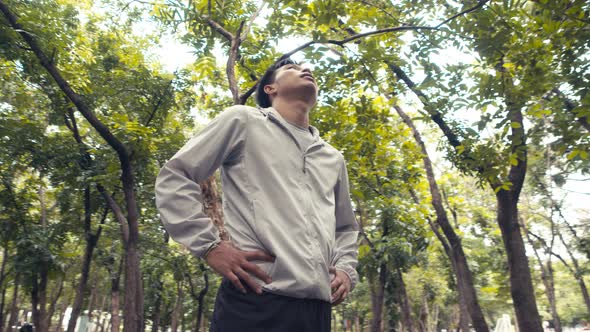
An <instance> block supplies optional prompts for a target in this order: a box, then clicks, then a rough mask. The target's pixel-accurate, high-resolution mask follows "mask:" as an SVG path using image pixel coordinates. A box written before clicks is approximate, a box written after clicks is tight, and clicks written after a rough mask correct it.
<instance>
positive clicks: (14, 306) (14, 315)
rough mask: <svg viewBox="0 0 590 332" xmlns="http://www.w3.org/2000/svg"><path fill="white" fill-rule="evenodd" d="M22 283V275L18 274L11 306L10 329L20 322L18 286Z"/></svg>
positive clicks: (15, 279)
mask: <svg viewBox="0 0 590 332" xmlns="http://www.w3.org/2000/svg"><path fill="white" fill-rule="evenodd" d="M19 283H20V275H19V274H18V273H17V274H16V276H15V277H14V288H13V291H12V304H11V305H10V317H9V318H8V328H10V327H11V326H14V325H16V322H17V320H18V317H17V316H18V286H19Z"/></svg>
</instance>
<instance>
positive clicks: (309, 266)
mask: <svg viewBox="0 0 590 332" xmlns="http://www.w3.org/2000/svg"><path fill="white" fill-rule="evenodd" d="M311 128H312V131H313V136H314V143H312V144H311V145H310V146H309V147H308V148H307V149H306V150H305V151H303V150H302V149H301V148H300V147H299V145H298V143H297V140H296V139H295V137H293V136H292V134H291V133H290V131H289V130H288V128H287V122H286V121H285V120H284V119H283V118H282V117H281V115H280V114H279V113H278V112H277V111H276V110H275V109H273V108H272V107H269V108H265V109H256V108H253V107H248V106H232V107H230V108H228V109H227V110H225V111H224V112H222V113H221V114H220V115H219V116H218V117H216V118H215V119H214V120H213V121H212V122H211V123H210V124H209V125H208V126H207V127H205V128H204V129H203V130H201V131H200V132H199V133H198V134H197V135H196V136H195V137H193V138H192V139H191V140H189V141H188V142H187V143H186V145H185V146H184V147H183V148H182V149H180V150H179V151H178V152H177V153H176V154H175V155H174V156H173V157H172V158H171V159H170V160H169V161H168V162H167V163H166V164H165V165H164V167H163V168H162V169H161V171H160V173H159V175H158V177H157V180H156V204H157V207H158V210H159V212H160V217H161V220H162V223H163V225H164V227H165V228H166V230H167V231H168V233H169V234H170V236H171V237H172V239H174V240H175V241H177V242H179V243H181V244H183V245H184V246H186V247H187V248H188V249H189V250H190V251H191V252H192V254H194V255H195V256H197V257H201V258H202V257H203V254H204V253H205V252H206V251H207V249H208V248H209V247H210V246H211V245H213V244H215V243H217V242H219V241H220V238H219V234H218V232H217V230H216V228H215V227H214V225H213V222H212V221H211V220H210V219H209V218H208V217H207V215H206V214H205V213H204V212H203V197H202V194H201V188H200V186H199V184H198V183H200V182H203V181H205V180H206V179H207V178H208V177H209V176H211V175H212V174H213V173H214V171H215V170H216V169H217V168H219V167H221V180H222V191H223V214H224V224H225V227H226V229H227V231H228V233H229V234H230V237H231V241H232V243H233V244H235V245H236V246H237V247H238V248H240V249H241V250H247V251H250V250H262V251H266V252H268V253H269V254H271V255H273V256H275V257H276V259H275V261H274V262H272V263H271V262H260V261H253V263H255V264H257V265H258V266H260V267H261V268H262V269H263V270H264V271H265V272H267V273H268V274H269V275H270V276H271V278H272V283H270V284H266V283H265V282H263V281H262V280H259V279H258V278H256V277H254V276H253V275H252V277H253V278H254V280H256V282H257V283H258V284H260V285H262V286H263V288H264V289H265V290H266V291H269V292H271V293H276V294H280V295H286V296H292V297H297V298H315V299H322V300H325V301H330V297H331V289H330V281H331V276H330V273H329V272H328V268H329V267H330V266H335V267H336V268H337V269H339V270H341V271H343V272H345V273H346V274H347V275H348V276H349V277H350V279H351V281H352V287H353V288H354V286H355V285H356V283H357V281H358V274H357V272H356V265H357V251H358V245H357V236H358V224H357V222H356V219H355V216H354V212H353V209H352V206H351V201H350V195H349V189H348V175H347V171H346V165H345V161H344V158H343V156H342V154H341V153H340V152H339V151H338V150H336V149H335V148H333V147H332V146H330V145H329V144H328V143H326V142H325V141H323V140H322V139H321V138H320V137H319V133H318V130H317V129H316V128H315V127H311Z"/></svg>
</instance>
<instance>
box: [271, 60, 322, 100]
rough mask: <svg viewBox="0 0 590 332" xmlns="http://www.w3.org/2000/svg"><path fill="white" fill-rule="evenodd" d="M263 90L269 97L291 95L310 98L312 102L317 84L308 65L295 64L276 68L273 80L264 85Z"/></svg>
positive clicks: (316, 92) (315, 97)
mask: <svg viewBox="0 0 590 332" xmlns="http://www.w3.org/2000/svg"><path fill="white" fill-rule="evenodd" d="M264 90H265V92H266V93H267V94H268V95H269V96H271V99H272V98H276V97H277V96H285V97H287V96H291V97H298V98H308V99H312V100H313V102H314V103H315V100H316V99H317V95H318V85H317V83H316V81H315V79H314V77H313V75H312V73H311V70H310V69H309V67H306V66H302V65H296V64H289V65H285V66H282V67H281V68H279V69H277V71H276V72H275V79H274V82H273V83H272V84H269V85H267V86H265V88H264Z"/></svg>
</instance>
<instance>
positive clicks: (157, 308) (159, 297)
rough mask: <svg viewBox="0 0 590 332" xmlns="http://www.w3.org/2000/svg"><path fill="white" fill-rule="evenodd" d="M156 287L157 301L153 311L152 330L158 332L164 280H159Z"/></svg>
mask: <svg viewBox="0 0 590 332" xmlns="http://www.w3.org/2000/svg"><path fill="white" fill-rule="evenodd" d="M157 284H158V286H157V289H156V303H155V305H154V311H153V312H152V317H151V318H152V332H158V329H159V328H160V311H161V306H162V281H161V280H157Z"/></svg>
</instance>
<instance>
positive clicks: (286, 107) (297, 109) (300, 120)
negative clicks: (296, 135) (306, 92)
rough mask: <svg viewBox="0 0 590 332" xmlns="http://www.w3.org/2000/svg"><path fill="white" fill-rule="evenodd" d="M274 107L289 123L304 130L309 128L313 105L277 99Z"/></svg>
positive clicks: (274, 101) (299, 101)
mask: <svg viewBox="0 0 590 332" xmlns="http://www.w3.org/2000/svg"><path fill="white" fill-rule="evenodd" d="M272 107H273V108H274V109H276V110H277V112H279V114H280V115H281V116H282V117H283V119H285V120H287V121H288V122H290V123H292V124H294V125H297V126H299V127H303V128H307V127H309V111H311V108H312V107H313V105H309V103H307V102H304V101H301V100H285V99H275V100H273V102H272Z"/></svg>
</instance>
